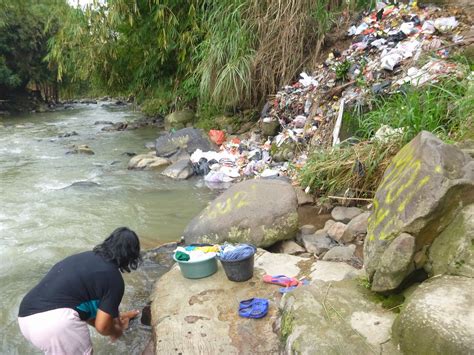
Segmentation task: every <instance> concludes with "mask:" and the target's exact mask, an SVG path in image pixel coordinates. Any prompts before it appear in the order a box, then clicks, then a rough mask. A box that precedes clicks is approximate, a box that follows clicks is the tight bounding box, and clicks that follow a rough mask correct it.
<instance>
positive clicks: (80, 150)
mask: <svg viewBox="0 0 474 355" xmlns="http://www.w3.org/2000/svg"><path fill="white" fill-rule="evenodd" d="M66 154H86V155H94V154H95V153H94V151H93V150H92V149H91V147H89V146H88V145H85V144H82V145H79V146H73V148H72V150H70V151H68V152H66Z"/></svg>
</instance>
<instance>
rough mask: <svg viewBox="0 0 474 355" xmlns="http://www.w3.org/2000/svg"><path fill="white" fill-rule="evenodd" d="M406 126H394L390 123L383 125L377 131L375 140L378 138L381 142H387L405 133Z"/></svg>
mask: <svg viewBox="0 0 474 355" xmlns="http://www.w3.org/2000/svg"><path fill="white" fill-rule="evenodd" d="M403 131H404V128H392V127H390V126H388V125H382V126H380V128H379V129H378V130H377V132H375V136H374V138H373V140H378V141H380V142H387V141H389V140H390V139H393V138H394V137H398V136H400V135H402V134H403Z"/></svg>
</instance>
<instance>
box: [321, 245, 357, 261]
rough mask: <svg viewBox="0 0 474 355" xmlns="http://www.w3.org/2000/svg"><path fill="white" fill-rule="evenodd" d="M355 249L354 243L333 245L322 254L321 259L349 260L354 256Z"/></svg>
mask: <svg viewBox="0 0 474 355" xmlns="http://www.w3.org/2000/svg"><path fill="white" fill-rule="evenodd" d="M355 249H356V246H355V245H354V244H351V245H347V246H337V247H334V248H332V249H330V250H329V251H328V252H327V253H326V254H324V257H323V260H326V261H331V260H335V261H350V260H352V257H353V256H354V252H355Z"/></svg>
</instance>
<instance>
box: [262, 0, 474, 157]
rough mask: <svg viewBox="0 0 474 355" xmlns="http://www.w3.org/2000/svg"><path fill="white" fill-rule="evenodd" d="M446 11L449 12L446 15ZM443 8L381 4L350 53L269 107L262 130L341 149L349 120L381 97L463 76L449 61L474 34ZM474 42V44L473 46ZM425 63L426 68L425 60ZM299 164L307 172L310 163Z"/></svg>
mask: <svg viewBox="0 0 474 355" xmlns="http://www.w3.org/2000/svg"><path fill="white" fill-rule="evenodd" d="M443 11H444V10H443ZM445 15H446V13H445V12H442V10H441V9H440V8H437V7H425V8H423V9H422V8H419V7H417V6H416V3H414V4H412V5H406V4H397V5H389V4H386V3H384V2H379V3H377V7H376V10H375V11H373V12H372V13H371V14H369V15H368V16H366V17H364V18H363V19H362V21H361V22H360V23H358V24H354V25H352V26H351V27H350V28H349V29H348V31H347V35H348V36H349V37H351V38H352V43H351V44H350V46H349V47H348V48H347V49H346V50H344V51H342V52H339V51H337V50H333V51H332V52H330V53H329V55H328V57H327V59H326V60H325V61H324V63H322V64H321V65H320V66H319V67H318V68H317V70H316V71H315V72H314V73H313V74H312V75H308V74H307V73H305V72H303V73H301V79H300V80H298V81H297V82H296V83H294V84H293V85H290V86H285V87H284V88H282V90H280V91H279V92H277V93H276V95H275V96H274V97H273V98H272V99H271V100H270V101H269V102H268V103H267V105H265V108H264V110H263V112H262V115H263V116H262V119H261V124H262V126H265V125H271V124H272V123H275V122H278V124H279V126H280V132H279V133H278V134H277V135H276V136H275V137H274V138H273V140H272V142H273V144H275V145H276V146H277V147H280V146H282V145H283V144H285V143H288V142H289V143H291V144H292V145H293V146H298V147H299V148H300V151H303V152H304V151H305V149H304V146H305V145H313V146H317V145H320V146H331V145H336V144H338V143H340V141H339V130H340V126H341V123H342V122H341V121H342V114H343V111H344V109H345V108H346V109H347V107H355V106H356V105H357V106H359V107H361V106H363V105H365V104H367V102H368V101H369V100H370V99H371V98H373V97H374V96H376V95H380V94H391V93H394V92H397V91H398V90H399V89H400V87H401V86H402V85H406V84H408V83H409V84H411V85H413V86H422V85H424V84H426V83H433V82H436V81H437V79H438V78H440V77H441V76H446V75H462V71H461V70H460V69H459V67H458V64H456V63H453V62H449V61H447V58H448V57H449V55H450V53H451V51H452V50H453V49H455V47H456V45H459V44H462V43H463V42H464V41H465V40H466V39H465V38H463V36H462V35H460V33H461V32H462V30H463V29H466V26H465V25H463V24H462V23H460V22H459V21H458V19H456V17H455V16H445ZM469 40H472V39H469ZM421 59H422V60H421ZM299 157H300V159H299V160H296V161H295V160H293V163H295V164H296V165H302V164H304V159H305V156H304V155H303V156H301V154H300V155H299Z"/></svg>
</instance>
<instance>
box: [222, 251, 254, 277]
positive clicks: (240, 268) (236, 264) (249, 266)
mask: <svg viewBox="0 0 474 355" xmlns="http://www.w3.org/2000/svg"><path fill="white" fill-rule="evenodd" d="M254 255H255V253H253V254H252V255H250V256H249V257H247V258H245V259H241V260H221V259H219V260H221V264H222V267H223V268H224V271H225V274H226V276H227V278H228V279H229V280H230V281H235V282H243V281H247V280H250V279H251V278H252V276H253V261H254Z"/></svg>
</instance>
